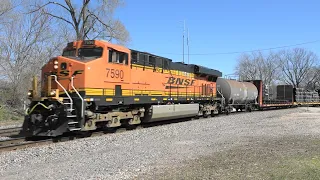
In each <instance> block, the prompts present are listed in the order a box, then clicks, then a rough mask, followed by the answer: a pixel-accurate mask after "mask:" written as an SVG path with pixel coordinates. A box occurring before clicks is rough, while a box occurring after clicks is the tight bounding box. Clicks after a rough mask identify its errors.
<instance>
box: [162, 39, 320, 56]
mask: <svg viewBox="0 0 320 180" xmlns="http://www.w3.org/2000/svg"><path fill="white" fill-rule="evenodd" d="M317 42H320V40H315V41H309V42H303V43H298V44H292V45H285V46H278V47H271V48H264V49H255V50H248V51H233V52H221V53H195V54H189V55H193V56H205V55H221V54H241V53H248V52H256V51H266V50H273V49H282V48H288V47H293V46H300V45H304V44H312V43H317ZM157 54H168V55H169V54H170V55H182V54H179V53H157ZM183 55H184V54H183Z"/></svg>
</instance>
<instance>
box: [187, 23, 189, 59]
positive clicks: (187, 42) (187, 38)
mask: <svg viewBox="0 0 320 180" xmlns="http://www.w3.org/2000/svg"><path fill="white" fill-rule="evenodd" d="M187 33H188V36H187V46H188V64H189V28H187Z"/></svg>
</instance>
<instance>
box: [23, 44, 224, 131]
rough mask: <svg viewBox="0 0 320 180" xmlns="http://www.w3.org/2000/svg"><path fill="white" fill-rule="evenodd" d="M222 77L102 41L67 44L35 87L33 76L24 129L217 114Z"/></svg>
mask: <svg viewBox="0 0 320 180" xmlns="http://www.w3.org/2000/svg"><path fill="white" fill-rule="evenodd" d="M221 76H222V73H221V72H220V71H218V70H214V69H210V68H206V67H202V66H199V65H194V64H184V63H180V62H173V61H172V60H170V59H168V58H164V57H160V56H156V55H153V54H150V53H146V52H139V51H136V50H132V49H128V48H125V47H123V46H119V45H114V44H111V43H109V42H106V41H99V40H86V41H76V42H71V43H68V44H67V46H66V47H65V48H64V50H63V53H62V55H61V56H58V57H55V58H52V59H50V60H49V62H48V63H47V64H46V65H44V66H43V68H42V73H41V88H40V89H41V90H40V91H38V88H37V84H38V83H37V79H36V78H35V79H34V82H33V90H31V91H29V98H30V100H31V104H30V107H29V109H28V111H27V115H26V118H25V122H24V125H23V132H24V134H25V135H26V136H27V137H28V136H59V135H62V134H63V133H65V132H83V131H91V130H95V129H97V128H107V129H108V128H109V129H112V128H116V127H119V126H124V125H129V126H135V125H137V124H141V123H148V122H153V121H163V120H170V119H175V118H184V117H192V116H209V115H214V114H218V112H219V111H221V106H220V105H221V98H220V97H218V96H217V90H216V81H217V79H218V77H221Z"/></svg>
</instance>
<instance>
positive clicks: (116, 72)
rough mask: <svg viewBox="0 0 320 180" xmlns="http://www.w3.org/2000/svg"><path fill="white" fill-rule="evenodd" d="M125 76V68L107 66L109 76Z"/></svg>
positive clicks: (121, 77)
mask: <svg viewBox="0 0 320 180" xmlns="http://www.w3.org/2000/svg"><path fill="white" fill-rule="evenodd" d="M123 76H124V72H123V70H121V69H120V70H119V69H110V68H107V77H111V78H120V79H123Z"/></svg>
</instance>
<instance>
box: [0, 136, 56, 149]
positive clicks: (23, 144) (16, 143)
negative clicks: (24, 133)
mask: <svg viewBox="0 0 320 180" xmlns="http://www.w3.org/2000/svg"><path fill="white" fill-rule="evenodd" d="M52 142H53V141H52V139H45V140H39V141H25V138H24V137H19V138H11V139H6V140H2V141H0V152H4V151H12V150H18V149H23V148H27V147H34V146H37V145H44V144H49V143H52Z"/></svg>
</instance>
